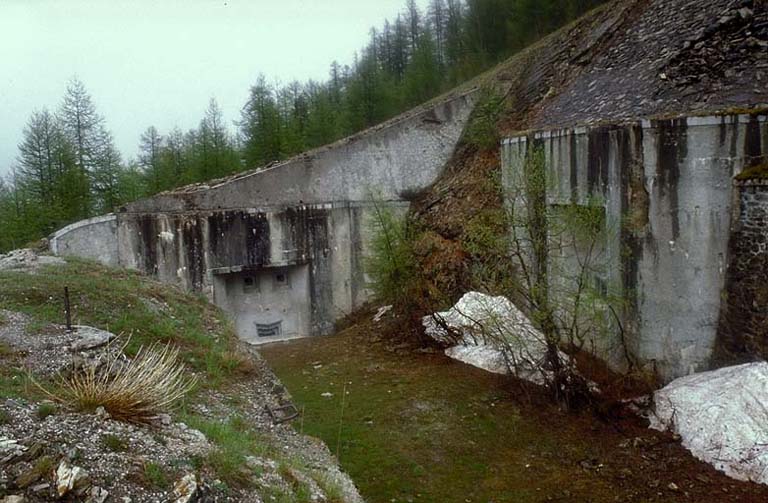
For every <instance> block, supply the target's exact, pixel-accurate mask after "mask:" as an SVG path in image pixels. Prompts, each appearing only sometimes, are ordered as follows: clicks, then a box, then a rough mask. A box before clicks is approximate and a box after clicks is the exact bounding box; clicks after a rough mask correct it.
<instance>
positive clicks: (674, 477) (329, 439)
mask: <svg viewBox="0 0 768 503" xmlns="http://www.w3.org/2000/svg"><path fill="white" fill-rule="evenodd" d="M375 333H376V327H374V326H372V325H371V324H368V323H364V324H363V325H358V326H356V327H355V328H352V329H348V330H346V331H344V332H342V333H341V334H339V335H336V336H333V337H323V338H311V339H303V340H299V341H293V342H290V343H285V344H276V345H271V346H267V347H264V348H263V349H262V350H261V353H262V354H263V356H264V357H265V358H266V360H267V361H268V363H269V364H270V365H271V367H272V368H273V370H274V371H275V372H276V373H277V375H278V377H279V378H280V379H281V380H282V382H283V383H284V384H285V385H286V386H287V388H288V390H289V391H290V392H291V394H292V395H293V398H294V400H295V401H296V403H297V406H298V407H299V409H300V410H303V412H304V415H303V418H302V419H297V420H296V423H295V426H296V428H298V429H303V431H304V433H307V434H310V435H314V436H317V437H319V438H321V439H322V440H324V441H325V442H326V444H327V445H328V446H329V447H330V448H331V450H332V451H334V452H337V453H338V456H339V458H340V461H341V465H342V468H343V469H344V470H345V471H347V473H349V474H350V475H351V476H352V478H353V480H354V481H355V483H356V484H357V485H358V487H359V488H360V490H361V493H362V495H363V497H364V498H366V500H368V501H371V502H394V501H435V502H454V501H455V502H544V501H560V502H615V501H621V502H629V501H632V502H635V501H636V502H646V501H664V502H666V501H670V502H671V501H693V502H723V501H754V502H757V501H768V488H766V487H762V486H757V485H755V484H750V483H742V482H737V481H734V480H731V479H729V478H727V477H725V476H724V475H722V474H720V473H719V472H717V471H715V470H714V469H713V468H711V467H710V466H708V465H706V464H704V463H701V462H699V461H697V460H695V459H694V458H693V457H692V456H691V455H690V454H689V453H688V452H687V451H686V450H685V449H684V448H683V447H682V446H681V445H680V444H679V442H678V441H676V440H675V439H673V438H671V437H669V436H667V435H662V434H659V433H656V432H652V431H650V430H648V429H646V428H645V425H643V424H642V423H641V422H640V421H639V420H637V419H634V418H629V417H618V418H612V419H611V420H610V421H601V420H598V419H596V416H595V415H594V414H592V413H588V412H584V413H580V414H569V413H564V412H561V411H559V410H558V409H557V408H556V407H554V406H552V405H551V404H549V403H548V402H547V401H546V400H544V399H543V398H542V397H540V396H536V392H535V390H534V391H533V394H531V390H529V391H523V390H522V388H521V387H520V386H519V385H516V384H514V383H511V382H510V380H509V379H506V378H504V377H501V376H496V375H492V374H488V373H486V372H483V371H481V370H478V369H475V368H472V367H469V366H466V365H463V364H460V363H456V362H453V361H451V360H449V359H448V358H446V357H444V356H443V355H441V354H424V353H419V352H416V351H414V350H413V349H409V348H406V347H404V346H394V347H388V346H387V344H385V343H382V342H375ZM329 393H330V394H331V395H328V394H329ZM342 402H343V403H342ZM342 408H343V411H342Z"/></svg>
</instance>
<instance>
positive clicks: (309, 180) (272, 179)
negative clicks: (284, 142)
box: [127, 91, 476, 213]
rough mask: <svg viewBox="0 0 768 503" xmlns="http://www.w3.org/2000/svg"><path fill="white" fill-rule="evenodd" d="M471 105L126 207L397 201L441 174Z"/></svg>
mask: <svg viewBox="0 0 768 503" xmlns="http://www.w3.org/2000/svg"><path fill="white" fill-rule="evenodd" d="M475 100H476V91H470V92H468V93H466V94H463V95H459V96H457V97H454V98H451V99H449V100H447V101H444V102H442V103H439V104H437V105H434V106H433V107H432V108H426V109H424V110H422V111H420V112H418V113H413V114H411V115H409V116H406V117H404V118H400V119H394V120H393V121H392V122H390V123H387V124H385V125H382V126H379V127H377V128H374V129H372V130H369V131H365V132H363V133H360V134H358V135H355V136H352V137H350V138H347V139H344V140H341V141H339V142H337V143H334V144H332V145H329V146H327V147H323V148H319V149H316V150H313V151H309V152H306V153H304V154H302V155H300V156H297V157H295V158H293V159H290V160H288V161H285V162H283V163H281V164H278V165H276V166H273V167H270V168H267V169H264V170H261V171H254V172H248V173H244V174H242V175H237V176H234V177H232V178H229V179H225V180H221V181H218V182H211V183H210V185H201V186H193V187H189V188H184V189H181V190H179V191H177V192H171V193H167V194H160V195H158V196H155V197H153V198H150V199H145V200H142V201H137V202H135V203H131V204H129V205H128V206H127V211H128V212H133V213H156V212H161V211H164V212H179V211H197V210H222V209H232V208H253V207H293V206H300V205H308V204H325V203H331V202H340V201H344V202H366V201H369V200H370V196H371V192H374V193H375V194H376V195H377V196H378V197H380V198H382V199H384V200H388V201H402V200H405V199H407V196H408V195H409V194H411V193H413V192H416V191H419V190H422V189H424V188H425V187H427V186H429V185H430V184H431V183H432V182H434V180H435V179H436V178H437V177H438V176H439V175H440V173H441V172H442V169H443V166H444V165H445V164H446V163H447V161H448V160H449V159H450V157H451V155H452V154H453V151H454V148H455V146H456V144H457V143H458V141H459V138H460V137H461V134H462V132H463V131H464V126H465V125H466V123H467V120H468V119H469V116H470V114H471V112H472V109H473V107H474V104H475Z"/></svg>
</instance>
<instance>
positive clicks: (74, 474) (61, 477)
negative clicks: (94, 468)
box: [56, 460, 88, 497]
mask: <svg viewBox="0 0 768 503" xmlns="http://www.w3.org/2000/svg"><path fill="white" fill-rule="evenodd" d="M87 485H88V472H86V471H85V470H83V469H82V468H80V467H79V466H69V463H67V462H66V460H62V461H61V463H60V464H59V467H58V468H56V491H57V492H58V493H59V497H62V496H64V495H65V494H67V493H69V492H71V491H73V490H76V489H81V488H83V487H85V486H87Z"/></svg>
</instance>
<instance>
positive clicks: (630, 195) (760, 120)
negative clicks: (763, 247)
mask: <svg viewBox="0 0 768 503" xmlns="http://www.w3.org/2000/svg"><path fill="white" fill-rule="evenodd" d="M532 147H536V148H539V149H541V150H542V151H543V153H544V157H545V161H544V163H545V166H546V170H547V174H548V179H549V180H550V182H551V184H550V186H549V187H548V189H547V201H548V203H549V204H550V205H568V204H572V203H573V204H577V205H578V204H581V205H584V204H587V202H588V201H591V202H590V204H594V201H600V203H599V204H601V205H603V206H604V210H605V225H606V227H607V229H608V232H607V236H608V237H607V239H606V242H605V243H604V246H605V249H606V252H605V261H606V267H605V270H606V272H605V278H604V280H605V282H606V285H607V286H606V288H607V290H608V291H609V292H618V293H619V294H620V297H621V298H623V299H624V300H625V304H624V305H623V306H622V308H621V310H620V312H621V316H620V317H621V321H622V328H623V330H624V332H625V339H626V343H627V346H628V349H629V350H630V352H631V353H632V354H634V355H635V356H636V357H637V358H638V359H639V360H640V361H642V362H645V363H650V364H654V365H655V366H656V368H657V370H658V372H659V374H660V375H661V376H662V377H663V378H664V379H672V378H674V377H677V376H680V375H684V374H688V373H691V372H695V371H698V370H703V369H705V368H707V367H708V366H709V365H710V361H711V357H712V354H713V351H714V347H715V343H716V338H717V331H718V328H717V327H718V317H719V313H720V304H721V299H722V296H723V293H724V285H725V274H726V266H727V263H728V260H727V256H728V255H727V254H728V240H729V236H730V230H731V221H732V211H733V210H734V193H733V190H732V180H733V177H734V175H736V174H738V173H739V172H741V170H742V169H743V168H744V166H747V165H750V164H751V163H752V162H754V160H755V159H757V158H759V157H760V156H762V155H764V154H765V153H766V152H768V122H767V121H766V116H764V115H758V116H748V115H734V116H725V117H695V118H687V119H673V120H653V121H641V122H637V123H631V124H625V125H617V126H601V127H592V128H574V129H564V130H555V131H546V132H539V133H534V134H530V135H526V136H521V137H516V138H510V139H507V140H505V141H504V142H503V147H502V149H503V163H504V167H505V172H506V173H505V183H506V184H507V187H509V183H510V180H514V179H515V177H514V176H513V175H514V173H519V172H520V171H521V170H523V169H524V168H525V159H526V156H528V155H530V152H531V149H532ZM556 280H557V279H556V278H550V281H556ZM618 335H619V334H618V330H613V331H612V333H609V334H608V336H609V337H610V338H611V339H612V340H608V341H598V343H597V344H596V347H597V348H598V350H600V349H601V348H602V351H603V354H601V355H600V356H603V357H604V358H606V359H607V360H609V361H611V362H613V363H614V364H615V365H617V366H620V364H621V362H622V356H621V348H623V344H621V343H620V341H619V340H618Z"/></svg>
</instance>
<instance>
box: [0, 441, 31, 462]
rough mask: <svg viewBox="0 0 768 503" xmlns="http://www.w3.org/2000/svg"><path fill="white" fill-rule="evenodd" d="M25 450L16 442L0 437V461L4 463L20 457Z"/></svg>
mask: <svg viewBox="0 0 768 503" xmlns="http://www.w3.org/2000/svg"><path fill="white" fill-rule="evenodd" d="M26 450H27V448H26V447H25V446H23V445H21V444H20V443H19V442H18V441H16V440H14V439H12V438H8V437H0V460H2V461H6V460H10V459H13V458H15V457H17V456H21V455H22V454H24V452H25V451H26Z"/></svg>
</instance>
